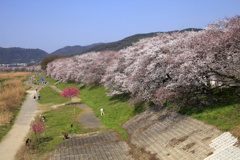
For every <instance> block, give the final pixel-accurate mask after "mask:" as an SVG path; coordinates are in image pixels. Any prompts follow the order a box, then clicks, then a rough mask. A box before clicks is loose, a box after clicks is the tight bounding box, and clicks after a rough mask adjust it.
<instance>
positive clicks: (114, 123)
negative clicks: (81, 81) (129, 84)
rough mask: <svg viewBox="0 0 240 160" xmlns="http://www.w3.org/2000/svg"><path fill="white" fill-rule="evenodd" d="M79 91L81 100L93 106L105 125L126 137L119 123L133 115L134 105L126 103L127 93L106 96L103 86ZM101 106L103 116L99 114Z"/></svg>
mask: <svg viewBox="0 0 240 160" xmlns="http://www.w3.org/2000/svg"><path fill="white" fill-rule="evenodd" d="M80 92H81V94H80V95H79V97H80V98H81V101H82V102H83V103H85V104H87V105H88V106H90V107H92V108H93V110H94V113H95V115H96V116H97V117H99V118H100V120H101V122H102V124H103V125H104V126H105V127H107V128H111V129H114V130H116V131H118V132H119V133H120V135H121V136H122V138H127V137H128V135H127V133H126V131H125V130H124V129H123V128H122V127H121V124H122V123H123V122H125V121H126V120H128V119H129V118H131V117H132V116H133V115H134V109H135V107H134V105H129V104H128V103H127V100H128V98H129V97H128V96H127V95H120V96H115V97H108V96H106V94H107V92H108V91H107V90H106V89H105V88H104V87H103V86H95V87H87V88H82V89H81V90H80ZM101 107H102V108H103V109H104V112H105V114H104V116H101V115H100V108H101Z"/></svg>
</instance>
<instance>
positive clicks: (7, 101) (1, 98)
mask: <svg viewBox="0 0 240 160" xmlns="http://www.w3.org/2000/svg"><path fill="white" fill-rule="evenodd" d="M29 75H30V73H29V72H2V73H0V140H1V139H2V138H3V137H4V136H5V135H6V134H7V133H8V131H9V130H10V129H11V127H12V125H13V123H14V120H15V118H16V116H17V114H18V112H19V110H20V106H21V103H22V101H23V100H24V95H25V91H26V90H27V87H26V86H24V85H23V82H24V80H26V79H27V77H28V76H29Z"/></svg>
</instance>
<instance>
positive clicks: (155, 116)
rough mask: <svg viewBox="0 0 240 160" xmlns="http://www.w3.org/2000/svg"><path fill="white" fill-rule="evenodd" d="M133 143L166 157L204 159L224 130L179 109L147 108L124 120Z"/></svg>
mask: <svg viewBox="0 0 240 160" xmlns="http://www.w3.org/2000/svg"><path fill="white" fill-rule="evenodd" d="M123 128H125V129H126V130H127V132H128V133H129V134H131V143H133V144H134V145H135V146H137V147H139V148H143V149H145V151H147V152H150V153H151V154H156V157H157V158H158V159H163V160H181V159H182V160H203V159H204V158H206V157H208V156H209V155H211V154H212V153H213V151H214V149H213V148H211V147H210V146H209V145H210V143H211V140H213V139H214V138H216V137H217V136H219V135H220V134H221V132H220V131H219V130H217V129H215V128H214V127H212V126H210V125H206V124H204V123H203V122H201V121H198V120H195V119H193V118H190V117H187V116H182V115H180V114H178V113H176V112H170V111H167V110H166V109H162V110H160V111H159V112H154V111H150V110H148V111H145V112H144V113H142V114H139V115H138V116H136V117H134V118H132V119H131V120H129V121H127V122H125V123H124V124H123Z"/></svg>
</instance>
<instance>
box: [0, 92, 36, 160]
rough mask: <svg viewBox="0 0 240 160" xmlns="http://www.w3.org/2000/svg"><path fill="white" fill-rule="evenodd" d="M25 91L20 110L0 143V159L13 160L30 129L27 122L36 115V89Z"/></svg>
mask: <svg viewBox="0 0 240 160" xmlns="http://www.w3.org/2000/svg"><path fill="white" fill-rule="evenodd" d="M27 93H28V95H27V98H26V100H25V101H24V103H23V105H22V107H21V111H20V113H19V115H18V116H17V118H16V120H15V123H14V125H13V127H12V129H11V130H10V131H9V132H8V134H7V135H6V136H5V137H4V139H3V140H2V141H1V143H0V159H1V160H14V157H15V155H16V153H17V151H18V150H19V149H20V147H21V146H22V145H23V144H24V142H25V138H26V135H27V134H28V132H29V129H30V127H29V124H30V123H31V121H32V120H33V119H34V117H35V115H36V109H37V102H36V101H35V100H34V99H33V96H34V94H36V91H35V90H29V91H27Z"/></svg>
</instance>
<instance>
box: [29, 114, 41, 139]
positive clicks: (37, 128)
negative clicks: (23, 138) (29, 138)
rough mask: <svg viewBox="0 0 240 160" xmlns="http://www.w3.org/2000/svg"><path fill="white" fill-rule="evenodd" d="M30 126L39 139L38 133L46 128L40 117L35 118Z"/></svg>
mask: <svg viewBox="0 0 240 160" xmlns="http://www.w3.org/2000/svg"><path fill="white" fill-rule="evenodd" d="M30 127H31V129H32V131H33V132H34V134H35V138H36V140H37V141H38V133H40V132H42V131H43V130H44V125H43V123H42V122H41V120H40V119H35V120H33V121H32V122H31V124H30Z"/></svg>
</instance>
